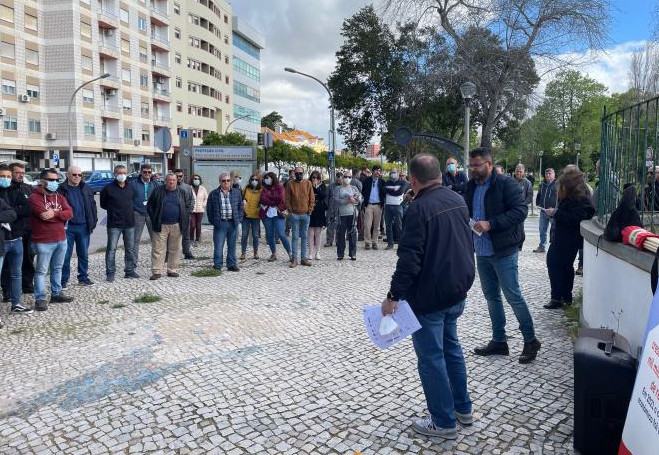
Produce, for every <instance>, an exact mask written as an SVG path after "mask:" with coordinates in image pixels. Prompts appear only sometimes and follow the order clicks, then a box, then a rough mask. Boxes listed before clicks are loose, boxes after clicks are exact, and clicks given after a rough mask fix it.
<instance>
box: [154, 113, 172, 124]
mask: <svg viewBox="0 0 659 455" xmlns="http://www.w3.org/2000/svg"><path fill="white" fill-rule="evenodd" d="M153 121H154V122H156V123H170V122H171V121H172V117H171V116H170V115H169V114H154V116H153Z"/></svg>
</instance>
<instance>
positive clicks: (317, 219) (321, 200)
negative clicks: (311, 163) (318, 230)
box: [309, 183, 328, 227]
mask: <svg viewBox="0 0 659 455" xmlns="http://www.w3.org/2000/svg"><path fill="white" fill-rule="evenodd" d="M327 192H328V189H327V185H325V184H324V183H321V184H320V185H318V186H317V187H316V188H314V189H313V194H314V197H315V200H316V202H315V203H314V206H313V212H311V219H310V220H309V227H325V226H327V217H326V216H325V212H326V210H327Z"/></svg>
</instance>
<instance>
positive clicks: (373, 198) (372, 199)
mask: <svg viewBox="0 0 659 455" xmlns="http://www.w3.org/2000/svg"><path fill="white" fill-rule="evenodd" d="M379 181H380V179H373V185H372V186H371V195H370V196H369V198H368V203H369V204H379V203H380V193H379V192H378V182H379Z"/></svg>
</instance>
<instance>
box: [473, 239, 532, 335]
mask: <svg viewBox="0 0 659 455" xmlns="http://www.w3.org/2000/svg"><path fill="white" fill-rule="evenodd" d="M518 256H519V252H518V251H516V252H514V253H513V254H511V255H510V256H505V257H502V258H497V257H496V256H488V257H485V256H477V265H478V276H479V277H480V280H481V288H482V289H483V295H485V299H486V300H487V309H488V310H489V312H490V320H491V321H492V340H493V341H499V342H504V341H506V340H507V338H506V313H505V312H504V310H503V300H502V299H501V291H503V294H504V295H505V296H506V300H507V301H508V304H509V305H510V306H511V307H512V309H513V312H514V313H515V317H516V318H517V322H519V329H520V330H521V331H522V335H523V336H524V342H526V343H528V342H530V341H533V340H535V331H534V329H533V318H532V317H531V312H530V311H529V307H528V306H527V305H526V300H524V296H523V295H522V290H521V289H520V287H519V278H518V268H517V258H518Z"/></svg>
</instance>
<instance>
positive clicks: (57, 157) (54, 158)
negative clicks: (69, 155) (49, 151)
mask: <svg viewBox="0 0 659 455" xmlns="http://www.w3.org/2000/svg"><path fill="white" fill-rule="evenodd" d="M53 163H55V164H57V163H59V155H58V154H57V153H53Z"/></svg>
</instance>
